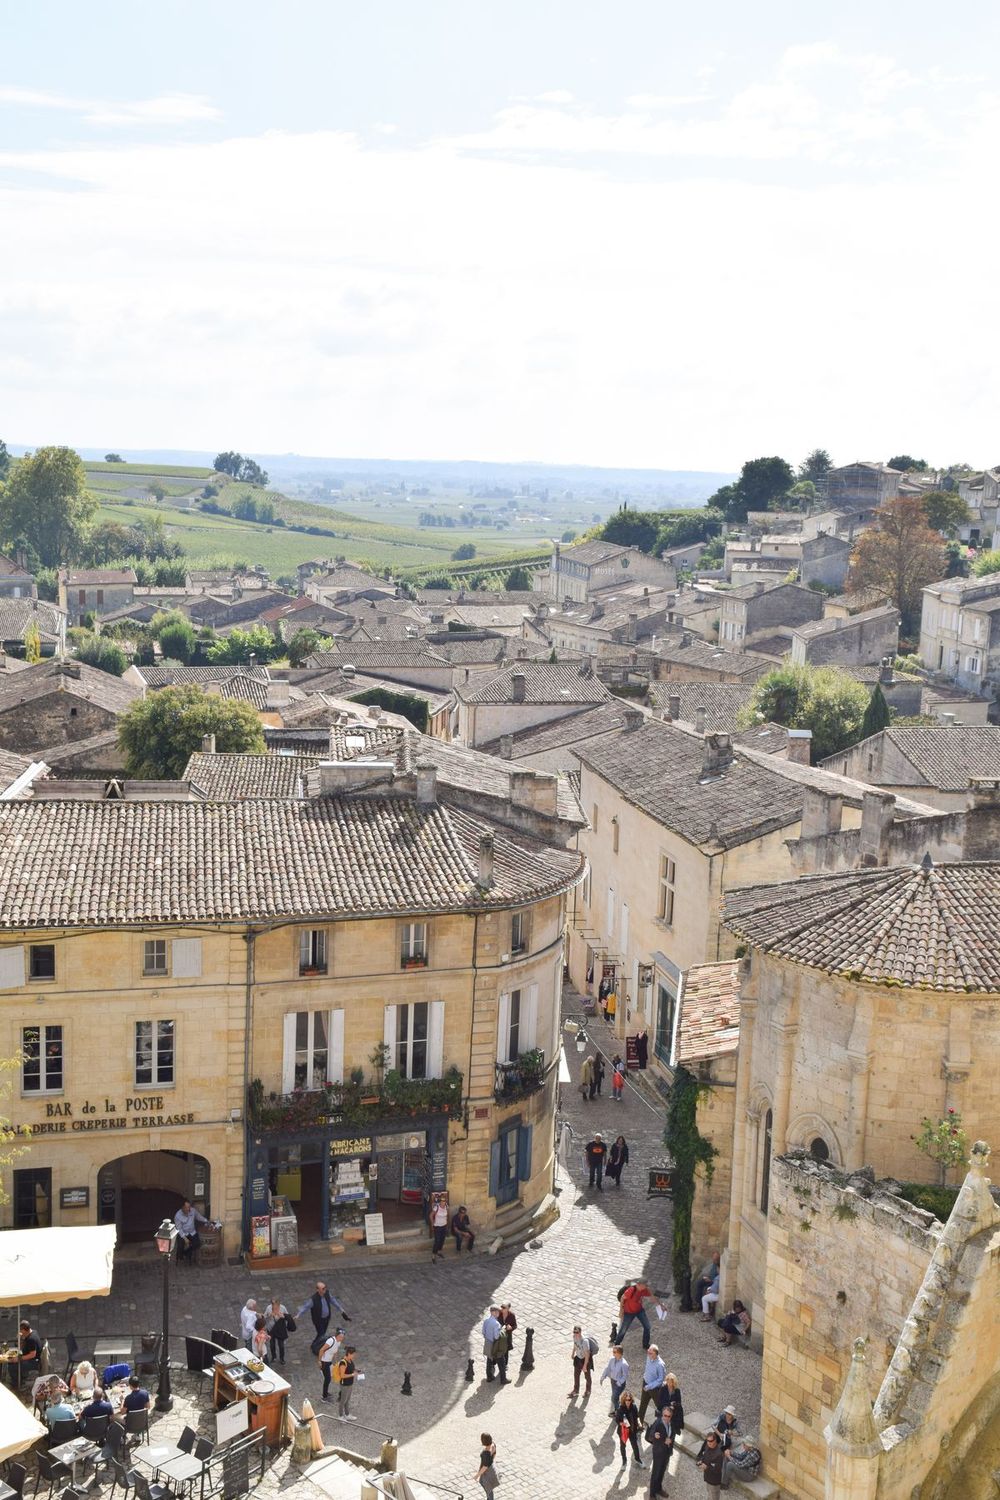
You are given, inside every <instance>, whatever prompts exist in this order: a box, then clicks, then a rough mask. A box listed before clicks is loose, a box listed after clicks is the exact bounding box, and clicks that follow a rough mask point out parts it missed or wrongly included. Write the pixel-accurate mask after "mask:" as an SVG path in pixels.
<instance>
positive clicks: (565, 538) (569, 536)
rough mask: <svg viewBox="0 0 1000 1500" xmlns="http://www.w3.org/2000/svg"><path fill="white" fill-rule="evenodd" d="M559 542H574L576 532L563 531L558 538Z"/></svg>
mask: <svg viewBox="0 0 1000 1500" xmlns="http://www.w3.org/2000/svg"><path fill="white" fill-rule="evenodd" d="M559 540H560V541H561V542H575V541H576V532H575V531H564V532H563V534H562V536H561V537H560V538H559Z"/></svg>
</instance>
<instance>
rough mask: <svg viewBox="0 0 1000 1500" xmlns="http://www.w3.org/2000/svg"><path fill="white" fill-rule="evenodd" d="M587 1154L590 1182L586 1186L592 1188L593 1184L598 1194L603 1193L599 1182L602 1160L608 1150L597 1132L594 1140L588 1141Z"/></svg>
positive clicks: (602, 1185)
mask: <svg viewBox="0 0 1000 1500" xmlns="http://www.w3.org/2000/svg"><path fill="white" fill-rule="evenodd" d="M585 1150H586V1153H587V1166H588V1167H589V1168H590V1182H589V1184H588V1186H590V1187H594V1186H595V1183H596V1186H597V1191H598V1192H599V1193H603V1192H604V1184H603V1182H602V1181H601V1179H602V1177H603V1176H604V1158H605V1157H606V1156H607V1154H608V1148H607V1146H606V1145H605V1144H604V1137H603V1136H602V1135H601V1132H600V1131H599V1130H595V1131H594V1139H593V1140H592V1141H588V1142H587V1145H586V1147H585Z"/></svg>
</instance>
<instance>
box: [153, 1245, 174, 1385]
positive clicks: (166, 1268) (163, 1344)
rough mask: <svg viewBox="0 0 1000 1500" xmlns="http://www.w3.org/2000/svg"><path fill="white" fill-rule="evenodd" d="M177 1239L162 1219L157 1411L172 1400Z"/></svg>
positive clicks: (158, 1248) (159, 1246)
mask: <svg viewBox="0 0 1000 1500" xmlns="http://www.w3.org/2000/svg"><path fill="white" fill-rule="evenodd" d="M176 1238H177V1225H176V1224H173V1223H171V1221H170V1220H169V1219H164V1221H163V1223H162V1224H161V1225H160V1227H159V1229H158V1230H157V1231H156V1248H157V1250H159V1252H160V1260H161V1262H162V1264H163V1331H162V1333H161V1335H160V1386H159V1389H158V1391H157V1393H156V1401H155V1406H156V1410H157V1411H170V1409H171V1408H172V1406H173V1404H174V1398H173V1396H172V1395H171V1394H170V1349H169V1341H170V1260H171V1255H172V1252H173V1248H174V1240H175V1239H176Z"/></svg>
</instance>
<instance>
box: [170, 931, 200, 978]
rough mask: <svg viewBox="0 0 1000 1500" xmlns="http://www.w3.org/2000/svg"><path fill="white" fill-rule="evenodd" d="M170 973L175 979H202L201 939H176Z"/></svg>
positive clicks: (171, 955)
mask: <svg viewBox="0 0 1000 1500" xmlns="http://www.w3.org/2000/svg"><path fill="white" fill-rule="evenodd" d="M170 949H171V952H170V972H171V974H172V975H173V977H174V978H175V979H200V978H201V938H174V940H173V942H172V943H171V945H170Z"/></svg>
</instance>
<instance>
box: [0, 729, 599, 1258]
mask: <svg viewBox="0 0 1000 1500" xmlns="http://www.w3.org/2000/svg"><path fill="white" fill-rule="evenodd" d="M260 759H261V760H267V759H270V758H269V757H260ZM526 774H527V775H528V777H529V779H530V780H531V782H532V784H533V785H534V784H535V783H536V782H537V781H540V780H543V778H536V777H534V776H532V775H531V773H526ZM546 784H547V783H546ZM175 785H176V784H175ZM177 789H178V791H179V790H180V788H179V786H178V787H177ZM542 790H543V791H544V790H545V788H543V789H542ZM555 790H556V789H555V788H554V787H553V788H552V792H553V795H552V797H551V799H550V802H551V805H550V802H546V799H545V797H544V796H541V794H540V795H539V797H538V798H535V799H534V800H536V801H539V800H540V801H541V803H542V804H543V808H542V810H541V811H539V810H538V809H536V808H535V807H533V806H531V805H530V802H531V800H532V799H531V798H529V797H528V796H527V788H525V799H526V802H527V803H528V804H529V805H526V806H525V807H524V808H523V810H522V816H521V818H520V820H519V816H518V811H517V810H516V809H514V810H513V811H506V810H505V806H504V799H502V798H501V797H499V796H497V795H494V796H492V797H490V796H487V795H485V794H484V796H483V797H482V799H481V800H480V802H479V803H478V805H479V806H480V807H487V808H488V809H489V811H488V813H486V814H484V813H483V812H481V811H477V810H474V806H475V797H474V795H473V793H469V794H468V795H466V796H465V797H464V798H462V797H461V796H460V795H459V794H458V793H456V794H455V796H451V795H450V794H449V792H448V789H447V787H445V786H439V784H438V781H437V777H436V773H435V770H434V768H433V767H431V766H419V767H415V768H414V767H411V768H408V769H407V770H406V771H404V772H402V773H400V772H398V771H397V769H396V766H395V764H394V763H393V762H392V761H391V760H390V761H388V762H385V761H382V762H379V761H367V762H362V761H353V762H350V761H348V762H327V763H324V764H322V765H321V766H319V767H318V768H317V770H316V774H315V775H314V776H312V777H311V778H309V784H308V788H307V791H306V794H304V795H301V796H297V797H294V798H290V797H280V796H279V797H270V798H269V797H267V796H264V797H260V796H258V797H255V798H247V799H245V800H231V801H209V800H207V799H206V798H205V796H204V794H203V793H201V794H199V796H198V797H197V799H196V800H189V801H181V800H177V799H176V798H172V799H171V800H162V799H159V798H157V799H155V800H145V801H133V800H129V799H126V800H107V799H104V800H92V799H91V798H90V797H87V798H83V797H76V798H66V799H62V798H59V797H46V798H45V800H37V801H20V802H16V801H15V802H3V803H2V804H0V923H2V925H3V927H4V929H5V934H4V945H3V947H2V949H0V1055H2V1056H11V1055H13V1054H14V1053H15V1052H17V1051H18V1050H20V1051H22V1053H23V1055H24V1061H23V1063H22V1067H21V1072H20V1078H19V1079H18V1081H17V1083H16V1084H15V1088H14V1091H13V1098H12V1101H11V1109H10V1112H11V1115H12V1118H13V1121H14V1124H15V1125H16V1126H17V1127H22V1126H30V1127H31V1128H32V1136H31V1140H30V1142H29V1143H27V1149H26V1150H25V1152H24V1154H23V1155H21V1156H19V1157H17V1158H16V1160H15V1161H14V1163H13V1165H12V1167H11V1168H7V1169H5V1176H4V1186H5V1187H6V1188H7V1189H8V1190H9V1191H10V1193H11V1202H10V1207H9V1209H7V1210H5V1214H6V1217H7V1221H8V1222H13V1223H14V1224H15V1225H25V1226H27V1225H30V1224H34V1223H43V1222H51V1223H58V1224H79V1223H94V1222H102V1221H115V1222H117V1223H118V1225H119V1228H120V1232H121V1235H122V1236H123V1237H124V1238H129V1237H140V1238H141V1237H144V1236H145V1235H147V1234H148V1233H151V1231H152V1229H153V1228H155V1225H156V1224H157V1223H158V1222H159V1220H160V1218H161V1217H162V1214H163V1212H164V1211H169V1212H172V1211H173V1209H174V1208H176V1206H177V1204H178V1202H179V1201H180V1198H181V1196H183V1195H188V1196H190V1197H192V1198H193V1199H194V1200H196V1201H197V1202H198V1203H199V1206H201V1207H202V1208H203V1209H204V1211H205V1212H206V1213H211V1214H212V1215H213V1216H217V1217H218V1218H220V1219H221V1220H223V1222H224V1225H225V1243H226V1247H227V1249H228V1250H229V1251H230V1252H233V1251H235V1250H237V1249H238V1248H239V1247H240V1246H241V1245H245V1244H246V1243H247V1242H248V1239H249V1236H250V1233H251V1219H253V1218H259V1217H261V1216H264V1215H266V1214H267V1212H268V1206H267V1205H268V1200H269V1194H270V1193H274V1192H277V1193H278V1194H280V1195H282V1196H283V1197H285V1198H288V1199H290V1200H291V1201H292V1204H293V1207H294V1209H295V1211H296V1213H297V1215H298V1218H299V1224H300V1232H301V1234H302V1236H303V1238H309V1237H314V1236H315V1237H323V1236H327V1235H330V1236H332V1235H334V1234H335V1233H337V1232H338V1230H339V1228H340V1225H341V1221H342V1219H343V1218H344V1216H345V1214H347V1215H350V1216H352V1217H356V1216H357V1215H358V1213H359V1212H360V1209H361V1208H362V1207H364V1206H367V1207H370V1208H372V1209H375V1208H377V1209H378V1210H380V1211H382V1212H383V1213H384V1214H385V1221H386V1227H387V1230H388V1231H389V1232H392V1231H393V1230H395V1229H398V1230H401V1231H403V1232H405V1231H406V1230H407V1229H409V1230H410V1231H411V1232H412V1230H413V1228H414V1227H415V1228H416V1229H417V1230H418V1231H419V1226H420V1224H421V1223H422V1218H421V1215H422V1210H423V1206H424V1198H425V1194H426V1192H427V1191H428V1190H429V1189H430V1188H431V1187H433V1188H435V1189H443V1190H446V1191H448V1192H449V1193H450V1194H451V1198H452V1201H453V1202H454V1201H461V1202H464V1203H466V1204H467V1205H468V1206H469V1209H470V1211H471V1213H472V1215H473V1218H474V1220H476V1221H477V1223H478V1225H479V1226H480V1227H481V1228H484V1229H491V1228H493V1227H494V1226H499V1227H500V1228H501V1229H502V1228H503V1227H504V1224H505V1222H508V1223H509V1222H510V1220H511V1219H512V1218H517V1217H518V1216H523V1215H526V1214H530V1213H531V1212H532V1211H533V1210H535V1209H536V1208H537V1207H538V1206H539V1205H540V1203H541V1202H542V1201H543V1200H544V1199H545V1197H546V1195H547V1193H548V1192H549V1191H550V1189H551V1184H552V1170H553V1113H554V1108H555V1090H556V1070H557V1057H558V1035H559V994H560V988H561V977H562V934H563V926H564V908H565V899H566V893H567V891H568V890H570V889H571V888H572V886H573V885H574V883H575V882H576V881H577V880H578V879H579V878H580V875H581V874H582V870H583V861H582V857H581V856H580V855H578V854H577V853H575V852H570V851H568V850H567V849H566V848H565V845H566V843H567V842H568V841H569V839H570V838H571V837H572V835H573V832H574V831H575V825H574V824H572V823H571V824H569V825H567V826H566V827H562V826H561V825H560V823H559V819H558V809H557V806H556V801H555ZM509 792H510V788H509V787H508V793H509ZM109 793H110V795H112V796H114V797H116V799H117V795H118V794H117V792H115V791H114V783H112V784H111V787H110V788H109ZM181 795H183V793H181ZM543 822H545V823H546V824H547V826H548V827H549V828H553V829H558V831H559V833H560V837H559V841H558V842H557V843H552V842H551V841H546V840H543V839H542V838H539V837H538V836H537V834H533V833H530V832H525V831H523V830H524V829H525V828H526V827H529V826H530V827H534V828H538V827H540V826H542V823H543ZM248 1114H249V1134H248V1135H245V1134H244V1131H245V1125H244V1121H245V1119H246V1118H247V1116H248ZM348 1180H349V1181H350V1183H351V1184H352V1187H351V1190H350V1191H347V1189H346V1187H345V1184H346V1183H347V1181H348ZM362 1183H363V1185H364V1187H363V1193H361V1194H360V1195H359V1194H358V1193H357V1192H356V1191H355V1188H354V1184H362Z"/></svg>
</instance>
